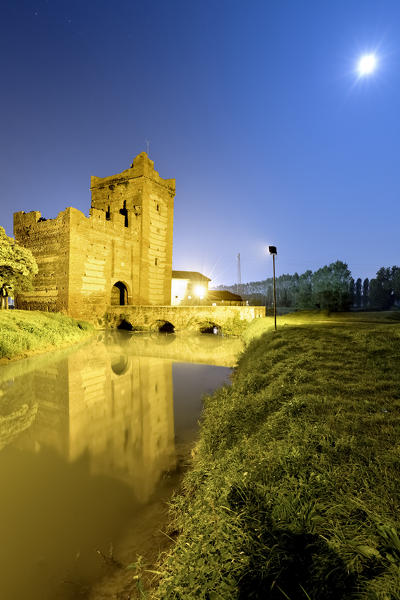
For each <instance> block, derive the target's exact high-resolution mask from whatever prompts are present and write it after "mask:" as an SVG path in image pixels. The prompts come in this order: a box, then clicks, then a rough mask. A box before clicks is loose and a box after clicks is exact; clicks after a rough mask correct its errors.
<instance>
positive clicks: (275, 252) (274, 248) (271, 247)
mask: <svg viewBox="0 0 400 600" xmlns="http://www.w3.org/2000/svg"><path fill="white" fill-rule="evenodd" d="M268 252H269V253H270V254H272V264H273V265H274V323H275V330H276V286H275V256H276V255H277V254H278V251H277V249H276V246H268Z"/></svg>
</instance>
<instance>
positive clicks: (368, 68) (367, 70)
mask: <svg viewBox="0 0 400 600" xmlns="http://www.w3.org/2000/svg"><path fill="white" fill-rule="evenodd" d="M377 62H378V61H377V59H376V56H375V54H364V55H363V56H361V58H360V60H359V61H358V64H357V71H358V74H359V75H360V77H364V76H365V75H370V74H371V73H373V72H374V71H375V69H376V65H377Z"/></svg>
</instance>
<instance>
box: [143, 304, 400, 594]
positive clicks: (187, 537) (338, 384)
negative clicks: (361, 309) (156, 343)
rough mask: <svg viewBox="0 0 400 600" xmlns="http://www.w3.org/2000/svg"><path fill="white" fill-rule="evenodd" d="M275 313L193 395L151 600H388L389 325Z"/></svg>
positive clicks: (393, 382) (395, 445)
mask: <svg viewBox="0 0 400 600" xmlns="http://www.w3.org/2000/svg"><path fill="white" fill-rule="evenodd" d="M322 317H324V315H322ZM368 318H369V319H370V322H369V323H368ZM287 319H292V320H291V322H294V323H295V324H294V325H293V326H291V327H290V326H286V327H281V328H280V329H278V331H277V332H276V333H275V332H274V331H269V332H268V331H267V332H266V333H264V334H263V335H261V337H258V338H256V335H255V333H254V331H253V337H254V338H256V339H253V341H252V342H251V343H249V345H248V347H247V348H246V350H245V352H244V353H243V355H242V356H241V358H240V360H239V365H238V368H237V370H236V372H235V375H234V378H233V383H232V386H231V387H229V386H226V387H223V388H221V389H220V390H218V391H217V392H216V393H215V394H213V395H212V396H211V397H208V398H206V401H205V410H204V414H203V418H202V424H201V434H200V440H199V442H198V445H197V447H196V452H195V456H194V459H193V465H192V468H191V469H190V470H189V471H188V473H187V474H186V476H185V478H184V482H183V491H182V493H181V494H180V495H177V496H176V497H175V498H174V500H173V504H172V523H171V529H170V531H169V532H167V533H168V534H169V535H171V536H172V537H174V538H175V543H174V546H173V548H172V549H171V551H170V553H169V554H168V555H167V556H166V557H165V558H164V559H163V561H162V562H161V564H160V565H159V567H158V570H159V571H161V572H162V573H163V575H162V576H161V579H160V582H159V588H158V589H157V591H156V592H154V597H155V598H162V599H163V600H166V599H176V600H178V599H180V600H191V599H193V600H194V599H202V598H203V599H208V600H214V599H215V600H216V599H218V600H224V599H226V600H228V599H229V600H231V599H236V598H237V599H240V600H245V599H261V598H263V599H264V598H268V599H272V600H275V599H276V600H280V599H286V600H287V599H289V600H307V599H312V600H336V599H342V598H343V599H357V600H361V599H365V600H367V599H368V600H373V599H375V600H394V599H398V598H400V484H399V475H400V437H399V433H400V324H399V323H398V322H396V320H395V319H391V318H390V317H389V315H388V314H386V315H382V314H378V316H377V315H375V314H372V313H370V314H369V317H368V316H367V315H366V313H363V317H361V316H359V315H335V316H332V317H328V315H325V317H324V318H321V315H320V314H317V315H311V314H310V313H308V315H303V317H302V321H301V317H300V315H298V314H297V317H296V316H293V317H292V316H290V315H287ZM299 319H300V321H301V322H299ZM296 320H297V321H296ZM329 320H331V321H329ZM260 321H267V320H266V319H263V320H261V319H260V320H259V322H260ZM316 321H323V322H319V323H316ZM325 321H328V323H326V322H325ZM287 324H288V323H287ZM257 327H258V328H260V327H261V325H258V324H257ZM258 333H260V332H259V331H258Z"/></svg>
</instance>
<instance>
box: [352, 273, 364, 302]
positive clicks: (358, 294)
mask: <svg viewBox="0 0 400 600" xmlns="http://www.w3.org/2000/svg"><path fill="white" fill-rule="evenodd" d="M361 286H362V282H361V277H359V278H358V279H357V281H356V289H355V296H354V303H355V305H356V306H357V307H358V308H359V307H360V306H361Z"/></svg>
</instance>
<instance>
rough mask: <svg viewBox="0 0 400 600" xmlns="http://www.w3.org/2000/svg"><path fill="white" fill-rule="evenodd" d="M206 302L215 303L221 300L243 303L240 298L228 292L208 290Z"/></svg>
mask: <svg viewBox="0 0 400 600" xmlns="http://www.w3.org/2000/svg"><path fill="white" fill-rule="evenodd" d="M207 298H208V300H215V301H216V302H218V301H221V300H227V301H229V302H243V298H242V296H239V294H234V293H233V292H228V290H208V294H207Z"/></svg>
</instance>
